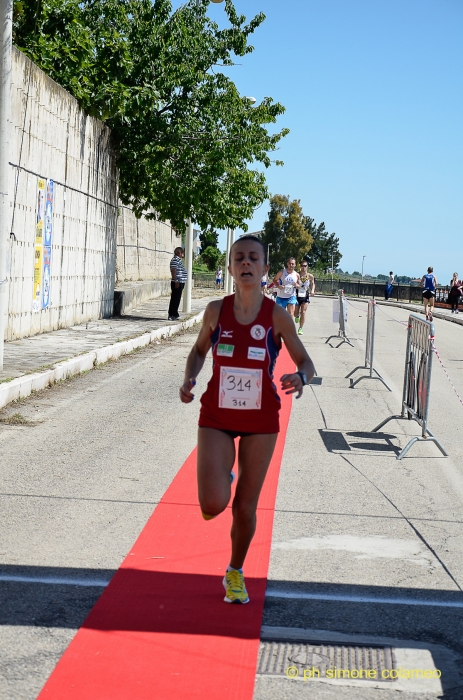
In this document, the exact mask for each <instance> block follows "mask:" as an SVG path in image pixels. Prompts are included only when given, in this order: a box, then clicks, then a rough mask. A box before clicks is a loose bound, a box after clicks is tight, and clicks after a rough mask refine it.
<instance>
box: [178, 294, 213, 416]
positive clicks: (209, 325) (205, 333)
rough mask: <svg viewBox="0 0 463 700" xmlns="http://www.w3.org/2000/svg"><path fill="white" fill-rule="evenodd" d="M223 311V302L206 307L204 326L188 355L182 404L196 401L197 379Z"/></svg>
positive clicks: (182, 388)
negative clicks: (194, 388)
mask: <svg viewBox="0 0 463 700" xmlns="http://www.w3.org/2000/svg"><path fill="white" fill-rule="evenodd" d="M221 309H222V300H221V299H220V300H217V301H211V302H210V304H208V305H207V306H206V310H205V312H204V316H203V324H202V326H201V330H200V331H199V334H198V337H197V338H196V342H195V344H194V345H193V347H192V348H191V351H190V354H189V355H188V358H187V361H186V367H185V377H184V380H183V385H182V386H181V387H180V401H182V403H191V402H192V401H193V399H194V394H193V393H192V392H191V390H192V389H193V387H194V386H195V384H196V377H197V376H198V374H199V373H200V371H201V369H202V367H203V365H204V360H205V359H206V355H207V353H208V352H209V348H210V347H211V338H210V336H211V333H212V331H213V330H214V328H215V327H216V326H217V323H218V320H219V316H220V311H221Z"/></svg>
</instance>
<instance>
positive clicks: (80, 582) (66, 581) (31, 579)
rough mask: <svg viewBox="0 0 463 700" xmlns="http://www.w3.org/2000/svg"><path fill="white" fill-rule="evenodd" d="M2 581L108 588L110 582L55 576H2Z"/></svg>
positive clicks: (0, 576) (0, 578)
mask: <svg viewBox="0 0 463 700" xmlns="http://www.w3.org/2000/svg"><path fill="white" fill-rule="evenodd" d="M0 581H12V582H13V583H48V584H52V585H54V586H95V587H99V588H106V586H107V585H108V583H109V581H103V580H102V579H91V578H87V579H83V578H59V577H54V576H14V575H9V574H0Z"/></svg>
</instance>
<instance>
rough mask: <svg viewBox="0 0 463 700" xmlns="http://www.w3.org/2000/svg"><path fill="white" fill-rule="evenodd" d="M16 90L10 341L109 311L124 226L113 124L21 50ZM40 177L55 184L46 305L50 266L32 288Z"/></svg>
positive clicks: (12, 138) (16, 58)
mask: <svg viewBox="0 0 463 700" xmlns="http://www.w3.org/2000/svg"><path fill="white" fill-rule="evenodd" d="M11 92H12V125H11V128H10V163H11V164H12V165H11V171H10V182H9V192H10V211H11V222H12V223H11V231H13V233H14V238H13V237H10V243H9V260H8V263H9V264H8V270H9V294H8V321H7V331H6V339H7V340H11V339H14V338H20V337H24V336H28V335H33V334H35V333H40V332H43V331H49V330H53V329H56V328H60V327H63V326H69V325H73V324H75V323H81V322H83V321H86V320H89V319H95V318H101V317H103V316H108V315H110V314H111V313H112V307H113V296H114V278H115V268H116V226H117V169H116V164H115V156H114V153H113V150H112V148H111V146H110V131H109V129H107V128H106V127H105V126H104V125H103V124H102V123H101V122H99V121H98V120H97V119H92V118H91V117H88V116H86V115H85V114H84V113H83V112H82V111H81V110H80V109H79V106H78V103H77V101H76V100H74V99H73V98H72V97H71V96H70V95H69V93H67V92H66V91H65V90H63V88H61V87H59V86H58V85H57V84H56V83H55V82H54V81H52V80H51V79H50V78H48V77H47V76H46V75H45V74H44V73H43V72H42V71H41V70H39V69H38V68H37V66H35V65H34V64H33V63H31V61H29V59H27V58H26V57H25V56H24V54H22V53H21V52H20V51H18V50H17V49H13V77H12V87H11ZM39 178H42V179H45V181H46V180H47V178H48V179H51V180H53V181H54V202H53V217H52V222H53V231H52V238H51V265H50V293H49V303H48V306H47V307H46V308H43V307H44V306H46V304H45V303H44V298H43V291H44V290H45V288H46V285H45V269H44V268H43V266H42V277H43V279H42V284H41V289H40V290H37V289H36V287H35V285H34V263H35V260H36V255H37V252H36V243H37V241H36V223H37V210H38V204H37V201H38V179H39ZM43 233H44V234H45V231H44V232H43ZM43 241H44V242H45V235H44V236H43ZM38 267H40V265H39V266H38ZM35 292H37V294H35ZM39 295H40V296H39ZM36 297H37V298H36ZM34 300H35V301H36V304H35V307H36V311H35V312H33V302H34Z"/></svg>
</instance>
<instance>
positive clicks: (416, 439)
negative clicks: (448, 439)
mask: <svg viewBox="0 0 463 700" xmlns="http://www.w3.org/2000/svg"><path fill="white" fill-rule="evenodd" d="M415 442H434V443H435V444H436V445H437V447H438V448H439V450H440V451H441V452H442V454H443V455H444V457H448V456H449V453H448V452H446V451H445V449H444V448H443V447H442V445H441V444H440V442H439V440H438V439H437V438H435V437H434V436H431V437H426V436H425V437H421V436H418V437H414V438H412V439H411V440H410V442H409V443H408V444H407V445H405V447H404V448H403V450H402V452H400V453H399V454H398V455H397V459H402V458H403V457H405V455H406V454H407V452H408V450H409V449H410V447H412V445H414V444H415Z"/></svg>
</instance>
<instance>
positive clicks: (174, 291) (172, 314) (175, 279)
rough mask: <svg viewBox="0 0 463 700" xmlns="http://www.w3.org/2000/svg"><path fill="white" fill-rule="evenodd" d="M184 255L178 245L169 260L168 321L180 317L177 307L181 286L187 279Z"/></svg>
mask: <svg viewBox="0 0 463 700" xmlns="http://www.w3.org/2000/svg"><path fill="white" fill-rule="evenodd" d="M184 256H185V251H184V250H183V248H181V247H178V248H176V249H175V250H174V257H173V258H172V260H171V261H170V274H171V275H172V281H171V283H170V288H171V294H170V304H169V321H176V320H177V319H178V318H180V316H179V314H178V307H179V306H180V300H181V298H182V292H183V287H184V286H185V282H186V280H187V272H186V270H185V268H184V266H183V263H182V258H183V257H184Z"/></svg>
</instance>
